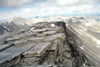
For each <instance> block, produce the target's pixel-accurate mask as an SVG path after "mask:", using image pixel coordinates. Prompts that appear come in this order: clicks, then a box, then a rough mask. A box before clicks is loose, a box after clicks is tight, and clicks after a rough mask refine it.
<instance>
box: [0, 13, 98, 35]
mask: <svg viewBox="0 0 100 67" xmlns="http://www.w3.org/2000/svg"><path fill="white" fill-rule="evenodd" d="M96 18H97V17H96ZM52 21H64V22H66V23H68V24H69V25H72V24H79V25H82V26H87V27H90V28H91V29H93V30H99V29H98V28H99V24H100V23H99V21H97V20H96V19H94V18H93V16H91V17H90V16H70V17H61V16H58V15H54V16H51V17H48V18H45V19H43V18H39V17H35V18H27V19H23V18H21V17H12V18H10V19H9V20H7V21H4V22H2V23H1V24H0V35H1V34H4V33H6V32H13V31H16V30H19V29H21V28H24V27H26V26H31V25H33V24H34V23H37V22H52Z"/></svg>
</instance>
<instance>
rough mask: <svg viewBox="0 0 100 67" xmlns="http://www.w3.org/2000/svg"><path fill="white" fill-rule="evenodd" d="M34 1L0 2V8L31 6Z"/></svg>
mask: <svg viewBox="0 0 100 67" xmlns="http://www.w3.org/2000/svg"><path fill="white" fill-rule="evenodd" d="M33 1H34V0H0V7H8V8H20V7H24V6H28V5H31V4H32V3H33Z"/></svg>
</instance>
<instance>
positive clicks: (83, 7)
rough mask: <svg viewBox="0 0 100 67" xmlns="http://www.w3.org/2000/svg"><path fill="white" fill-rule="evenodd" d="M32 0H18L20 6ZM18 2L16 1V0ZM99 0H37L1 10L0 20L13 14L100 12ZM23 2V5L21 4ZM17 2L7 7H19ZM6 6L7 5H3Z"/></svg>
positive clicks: (20, 15)
mask: <svg viewBox="0 0 100 67" xmlns="http://www.w3.org/2000/svg"><path fill="white" fill-rule="evenodd" d="M32 1H33V0H25V1H24V0H23V1H22V0H20V2H21V3H20V4H19V5H20V6H23V5H24V6H26V5H29V4H30V3H31V2H32ZM17 3H18V2H17ZM98 3H100V2H99V0H37V2H35V4H34V5H35V7H33V8H32V7H31V8H30V7H29V8H22V9H20V10H18V11H15V12H1V13H0V20H2V19H8V18H11V17H13V16H18V17H24V18H28V17H35V16H51V15H54V14H58V15H68V14H78V13H79V14H88V13H96V12H100V5H97V4H98ZM22 4H23V5H22ZM19 5H18V4H13V5H9V7H11V8H12V7H14V6H15V7H20V6H19ZM5 6H8V5H5Z"/></svg>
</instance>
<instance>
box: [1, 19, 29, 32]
mask: <svg viewBox="0 0 100 67" xmlns="http://www.w3.org/2000/svg"><path fill="white" fill-rule="evenodd" d="M29 25H30V22H29V21H27V20H25V19H23V18H20V17H13V18H11V19H9V20H7V21H5V22H3V23H1V26H3V27H4V28H5V29H8V30H9V31H14V30H19V29H21V28H23V27H24V26H29Z"/></svg>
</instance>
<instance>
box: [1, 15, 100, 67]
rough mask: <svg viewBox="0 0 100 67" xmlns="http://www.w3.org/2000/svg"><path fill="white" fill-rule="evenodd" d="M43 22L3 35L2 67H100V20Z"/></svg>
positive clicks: (65, 18) (51, 18)
mask: <svg viewBox="0 0 100 67" xmlns="http://www.w3.org/2000/svg"><path fill="white" fill-rule="evenodd" d="M58 19H59V20H58ZM30 20H32V18H31V19H30ZM41 20H42V22H40V21H38V23H32V22H33V20H32V21H31V22H30V23H32V24H31V25H23V26H22V27H20V28H19V29H17V30H14V31H12V32H9V31H7V32H8V33H7V32H6V33H5V34H3V35H1V36H0V67H100V65H99V64H100V61H99V60H100V55H99V51H100V49H99V48H100V31H99V24H100V23H99V21H96V20H95V19H93V18H91V17H88V16H75V17H60V16H57V15H54V16H53V17H49V18H46V19H44V20H43V19H41ZM12 21H17V19H15V20H12ZM23 21H24V19H23ZM6 23H8V22H6ZM10 23H11V24H12V23H19V21H18V22H9V24H8V25H10ZM23 23H24V22H23ZM27 23H28V22H27ZM25 24H26V23H25ZM5 25H6V24H5ZM15 25H16V24H15ZM20 25H21V23H20V24H19V25H18V24H17V26H20ZM12 26H13V25H12ZM12 26H11V27H12ZM6 28H7V26H6ZM6 28H5V30H6ZM8 28H9V27H8ZM9 29H10V28H9ZM13 29H14V28H13ZM15 29H16V28H15Z"/></svg>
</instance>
